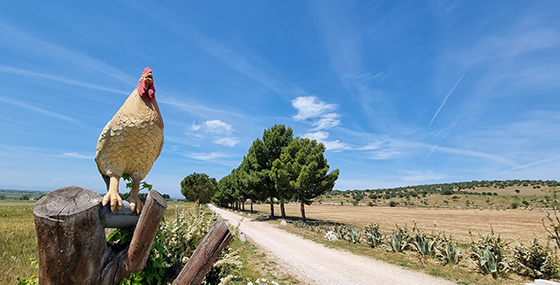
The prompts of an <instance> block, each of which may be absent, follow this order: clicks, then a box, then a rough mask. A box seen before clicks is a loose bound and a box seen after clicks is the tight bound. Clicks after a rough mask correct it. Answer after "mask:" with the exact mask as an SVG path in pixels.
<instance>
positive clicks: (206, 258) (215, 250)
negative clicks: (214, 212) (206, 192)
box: [173, 217, 233, 285]
mask: <svg viewBox="0 0 560 285" xmlns="http://www.w3.org/2000/svg"><path fill="white" fill-rule="evenodd" d="M232 238H233V235H232V234H231V232H230V231H229V228H228V226H227V224H226V222H225V221H224V220H223V219H222V218H221V217H220V218H218V220H216V222H215V223H214V225H213V226H212V228H210V230H209V231H208V233H207V234H206V236H205V237H204V239H202V241H201V242H200V244H199V245H198V247H197V248H196V250H195V251H194V253H193V254H192V256H191V258H190V259H189V261H188V262H187V264H186V265H185V267H184V268H183V270H181V273H179V276H177V279H175V282H173V284H174V285H179V284H181V285H183V284H189V285H198V284H200V283H202V280H204V276H206V274H207V273H208V271H210V269H211V268H212V265H213V264H214V262H215V261H216V259H217V258H218V256H219V255H220V252H221V251H222V249H223V248H224V247H225V246H227V245H228V244H229V242H230V241H231V239H232Z"/></svg>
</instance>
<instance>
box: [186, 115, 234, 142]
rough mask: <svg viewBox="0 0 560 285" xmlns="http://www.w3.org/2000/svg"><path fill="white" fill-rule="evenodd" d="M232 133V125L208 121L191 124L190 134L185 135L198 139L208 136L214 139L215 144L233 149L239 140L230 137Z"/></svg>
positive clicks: (218, 121) (219, 121)
mask: <svg viewBox="0 0 560 285" xmlns="http://www.w3.org/2000/svg"><path fill="white" fill-rule="evenodd" d="M232 132H233V126H232V125H230V124H228V123H225V122H223V121H221V120H208V121H205V122H198V123H197V122H193V123H192V125H191V132H189V133H187V134H189V135H194V136H197V137H199V138H204V137H205V135H209V136H210V137H212V138H213V139H214V143H215V144H219V145H224V146H229V147H233V146H235V145H236V144H237V143H239V140H238V139H236V138H233V137H231V134H232ZM202 133H204V134H205V135H203V134H202Z"/></svg>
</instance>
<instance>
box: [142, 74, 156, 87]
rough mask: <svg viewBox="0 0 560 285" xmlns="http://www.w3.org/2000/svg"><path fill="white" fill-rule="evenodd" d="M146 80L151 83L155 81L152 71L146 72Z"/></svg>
mask: <svg viewBox="0 0 560 285" xmlns="http://www.w3.org/2000/svg"><path fill="white" fill-rule="evenodd" d="M144 82H146V83H148V84H151V83H153V82H154V77H153V76H152V74H151V73H148V74H146V76H144Z"/></svg>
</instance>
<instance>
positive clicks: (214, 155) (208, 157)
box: [185, 152, 229, 161]
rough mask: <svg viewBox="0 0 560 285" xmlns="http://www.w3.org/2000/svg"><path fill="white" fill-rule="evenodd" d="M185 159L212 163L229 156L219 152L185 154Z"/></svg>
mask: <svg viewBox="0 0 560 285" xmlns="http://www.w3.org/2000/svg"><path fill="white" fill-rule="evenodd" d="M185 156H186V157H189V158H193V159H196V160H204V161H214V160H216V159H222V158H227V157H229V155H227V154H225V153H219V152H190V153H187V154H185Z"/></svg>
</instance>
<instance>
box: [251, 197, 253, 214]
mask: <svg viewBox="0 0 560 285" xmlns="http://www.w3.org/2000/svg"><path fill="white" fill-rule="evenodd" d="M251 213H253V199H251Z"/></svg>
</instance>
